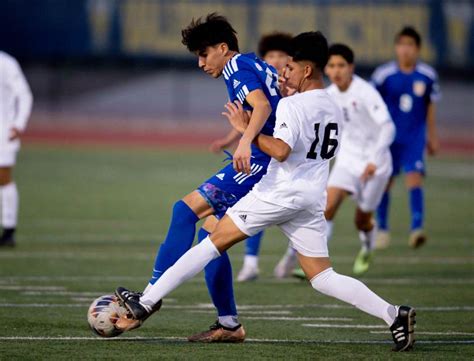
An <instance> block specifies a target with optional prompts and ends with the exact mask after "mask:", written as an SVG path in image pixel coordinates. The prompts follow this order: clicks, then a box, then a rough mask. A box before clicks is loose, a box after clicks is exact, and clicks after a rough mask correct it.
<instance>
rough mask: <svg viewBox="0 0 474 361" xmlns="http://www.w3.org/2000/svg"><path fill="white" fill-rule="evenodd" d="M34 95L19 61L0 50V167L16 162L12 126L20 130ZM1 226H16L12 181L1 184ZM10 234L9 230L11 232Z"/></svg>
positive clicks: (8, 228) (15, 195)
mask: <svg viewBox="0 0 474 361" xmlns="http://www.w3.org/2000/svg"><path fill="white" fill-rule="evenodd" d="M32 103H33V98H32V95H31V91H30V87H29V86H28V83H27V82H26V80H25V77H24V76H23V73H22V71H21V68H20V66H19V65H18V62H17V61H16V60H15V59H14V58H13V57H11V56H10V55H8V54H7V53H4V52H2V51H0V167H3V168H11V167H13V166H14V165H15V161H16V154H17V152H18V150H19V149H20V140H19V139H15V140H10V139H9V138H10V136H11V131H12V128H16V129H18V130H19V131H20V132H22V131H23V130H24V129H25V127H26V123H27V122H28V118H29V116H30V112H31V105H32ZM0 199H1V202H0V206H1V207H0V213H1V219H0V221H1V226H2V228H3V231H4V234H3V235H2V240H3V237H4V236H5V234H6V233H5V232H10V231H13V232H14V230H15V228H16V224H17V218H18V191H17V188H16V184H15V182H10V183H8V184H5V185H3V186H0ZM10 235H11V236H12V233H10Z"/></svg>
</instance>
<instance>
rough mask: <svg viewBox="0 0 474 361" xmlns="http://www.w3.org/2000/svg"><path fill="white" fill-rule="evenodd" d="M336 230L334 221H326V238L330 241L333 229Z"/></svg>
mask: <svg viewBox="0 0 474 361" xmlns="http://www.w3.org/2000/svg"><path fill="white" fill-rule="evenodd" d="M333 228H334V222H333V221H326V238H327V239H328V241H329V240H330V239H331V238H332V229H333Z"/></svg>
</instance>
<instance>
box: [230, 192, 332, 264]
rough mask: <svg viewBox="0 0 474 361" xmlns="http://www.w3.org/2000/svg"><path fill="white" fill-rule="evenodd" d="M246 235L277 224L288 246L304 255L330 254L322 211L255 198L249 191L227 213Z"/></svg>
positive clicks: (323, 255) (325, 255)
mask: <svg viewBox="0 0 474 361" xmlns="http://www.w3.org/2000/svg"><path fill="white" fill-rule="evenodd" d="M226 214H227V215H228V216H229V217H230V218H231V219H232V221H233V222H234V223H235V225H236V226H237V227H238V228H239V229H240V230H241V231H242V232H243V233H245V234H246V235H248V236H249V237H251V236H253V235H255V234H257V233H259V232H260V231H263V230H264V229H265V228H268V227H270V226H273V225H276V226H278V227H280V229H281V230H282V231H283V233H284V234H285V236H286V237H287V238H288V239H289V241H290V246H291V247H292V248H293V249H295V250H296V251H297V252H298V253H300V254H302V255H303V256H307V257H329V253H328V246H327V238H326V219H325V218H324V213H323V212H321V213H320V214H317V215H315V214H313V213H310V212H309V211H307V210H304V209H303V210H301V209H299V210H298V209H297V210H295V209H291V208H286V207H282V206H279V205H276V204H273V203H268V202H265V201H262V200H261V199H259V198H257V197H256V196H255V195H254V194H253V193H252V192H250V193H248V194H247V195H246V196H245V197H243V198H242V199H241V200H240V201H238V202H237V203H236V204H235V205H234V206H233V207H232V208H230V209H228V210H227V213H226Z"/></svg>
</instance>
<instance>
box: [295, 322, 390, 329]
mask: <svg viewBox="0 0 474 361" xmlns="http://www.w3.org/2000/svg"><path fill="white" fill-rule="evenodd" d="M301 326H303V327H313V328H357V329H374V328H387V326H384V325H337V324H334V325H333V324H330V323H303V324H302V325H301Z"/></svg>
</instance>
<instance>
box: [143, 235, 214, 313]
mask: <svg viewBox="0 0 474 361" xmlns="http://www.w3.org/2000/svg"><path fill="white" fill-rule="evenodd" d="M219 256H220V253H219V251H218V250H217V248H216V246H214V243H212V241H211V239H210V238H209V236H207V237H206V238H204V240H202V242H201V243H199V244H198V245H196V246H194V247H193V248H191V249H190V250H189V251H187V252H186V253H185V254H184V255H183V256H182V257H181V258H180V259H179V260H177V261H176V263H175V264H174V265H173V266H171V267H170V268H168V270H167V271H166V272H165V273H163V275H162V276H161V277H160V278H159V280H158V281H156V282H155V284H154V285H153V286H151V287H150V288H149V289H148V290H147V292H146V294H144V295H143V296H142V297H140V303H142V304H144V305H147V306H151V307H152V306H154V305H155V304H156V303H157V302H158V301H159V300H161V299H163V297H165V296H166V295H167V294H168V293H170V292H171V291H173V290H174V289H175V288H176V287H178V286H179V285H180V284H182V283H184V282H185V281H187V280H188V279H190V278H192V277H194V276H195V275H197V274H198V273H199V272H201V271H202V270H203V269H204V267H206V265H207V264H208V263H209V262H211V261H212V260H213V259H215V258H217V257H219ZM147 288H148V287H147Z"/></svg>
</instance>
